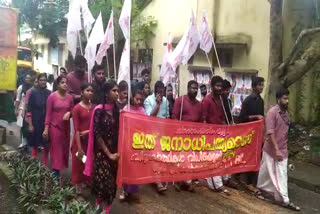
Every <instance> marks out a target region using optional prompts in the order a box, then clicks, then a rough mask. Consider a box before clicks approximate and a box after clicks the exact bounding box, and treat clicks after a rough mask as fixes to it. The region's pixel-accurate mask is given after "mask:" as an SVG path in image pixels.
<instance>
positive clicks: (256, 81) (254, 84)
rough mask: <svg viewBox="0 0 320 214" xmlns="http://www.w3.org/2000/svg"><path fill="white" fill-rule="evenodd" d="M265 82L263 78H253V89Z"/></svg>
mask: <svg viewBox="0 0 320 214" xmlns="http://www.w3.org/2000/svg"><path fill="white" fill-rule="evenodd" d="M263 82H264V78H263V77H253V78H252V84H251V86H252V88H254V87H256V86H257V85H259V84H260V83H263Z"/></svg>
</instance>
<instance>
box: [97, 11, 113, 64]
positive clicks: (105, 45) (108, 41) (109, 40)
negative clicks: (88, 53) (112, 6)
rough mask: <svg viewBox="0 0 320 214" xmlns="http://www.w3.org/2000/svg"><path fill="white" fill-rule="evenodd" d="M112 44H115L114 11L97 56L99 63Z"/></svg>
mask: <svg viewBox="0 0 320 214" xmlns="http://www.w3.org/2000/svg"><path fill="white" fill-rule="evenodd" d="M112 44H114V28H113V11H111V14H110V19H109V22H108V27H107V29H106V32H105V33H104V40H103V42H102V43H101V45H100V47H99V51H98V53H97V56H96V62H97V63H98V64H99V65H101V62H102V58H103V57H104V56H105V55H106V52H107V50H108V49H109V47H110V45H112Z"/></svg>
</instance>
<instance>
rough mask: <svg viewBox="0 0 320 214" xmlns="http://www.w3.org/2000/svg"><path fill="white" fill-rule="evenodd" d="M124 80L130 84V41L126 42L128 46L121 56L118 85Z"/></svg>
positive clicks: (125, 46)
mask: <svg viewBox="0 0 320 214" xmlns="http://www.w3.org/2000/svg"><path fill="white" fill-rule="evenodd" d="M122 80H125V81H126V82H127V83H128V84H130V40H128V39H127V40H126V44H125V45H124V48H123V51H122V55H121V60H120V67H119V76H118V84H119V82H121V81H122Z"/></svg>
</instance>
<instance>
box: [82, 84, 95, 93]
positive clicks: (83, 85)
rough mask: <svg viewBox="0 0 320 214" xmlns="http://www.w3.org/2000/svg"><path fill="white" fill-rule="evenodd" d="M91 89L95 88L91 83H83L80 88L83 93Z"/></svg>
mask: <svg viewBox="0 0 320 214" xmlns="http://www.w3.org/2000/svg"><path fill="white" fill-rule="evenodd" d="M89 87H91V88H93V86H92V84H91V83H82V85H81V86H80V89H81V91H84V90H85V89H87V88H89Z"/></svg>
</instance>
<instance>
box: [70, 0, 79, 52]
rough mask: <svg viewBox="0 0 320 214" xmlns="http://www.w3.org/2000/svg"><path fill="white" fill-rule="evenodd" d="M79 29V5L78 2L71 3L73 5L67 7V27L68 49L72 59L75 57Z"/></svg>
mask: <svg viewBox="0 0 320 214" xmlns="http://www.w3.org/2000/svg"><path fill="white" fill-rule="evenodd" d="M81 29H82V27H81V15H80V4H79V2H78V1H73V3H72V4H70V5H69V13H68V26H67V43H68V49H69V50H70V52H71V54H72V56H73V57H75V56H76V52H77V41H78V35H79V31H80V30H81Z"/></svg>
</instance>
